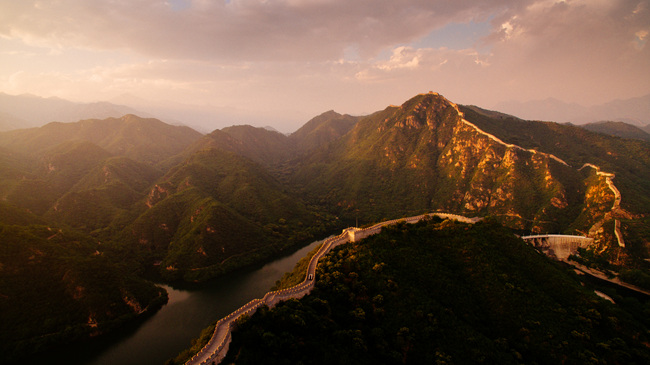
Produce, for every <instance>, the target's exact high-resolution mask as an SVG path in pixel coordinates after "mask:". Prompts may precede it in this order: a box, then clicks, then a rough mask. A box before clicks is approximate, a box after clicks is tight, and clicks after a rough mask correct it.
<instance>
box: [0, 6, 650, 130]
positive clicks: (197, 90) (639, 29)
mask: <svg viewBox="0 0 650 365" xmlns="http://www.w3.org/2000/svg"><path fill="white" fill-rule="evenodd" d="M649 37H650V0H575V1H571V0H567V1H555V0H550V1H549V0H480V1H470V0H454V1H449V0H167V1H164V0H38V1H32V0H19V1H17V0H0V91H2V92H5V93H9V94H21V93H31V94H36V95H40V96H46V97H48V96H58V97H61V98H66V99H70V100H74V101H99V100H108V101H119V102H121V103H125V102H127V101H128V100H133V101H134V102H135V101H136V100H138V99H139V98H142V99H147V100H156V101H164V103H168V104H171V103H172V102H178V103H183V104H190V105H197V106H200V107H201V108H214V109H215V110H217V109H219V108H234V109H240V110H247V111H250V113H252V114H265V113H266V114H268V115H269V116H273V115H275V116H277V115H281V114H282V113H285V112H286V113H287V115H291V116H292V117H289V118H288V120H287V124H286V125H285V126H276V127H279V128H278V129H281V130H282V129H284V130H293V129H295V128H294V127H295V123H297V121H296V120H295V118H298V119H300V118H303V117H304V118H307V119H308V118H309V117H312V116H315V115H317V114H319V113H321V112H324V111H326V110H329V109H334V110H336V111H338V112H341V113H349V114H364V113H369V112H373V111H376V110H379V109H383V108H384V107H386V106H387V105H389V104H399V103H402V102H403V101H405V100H406V99H408V98H409V97H411V96H413V95H415V94H417V93H420V92H427V91H429V90H432V91H437V92H440V93H441V94H443V95H444V96H446V97H447V98H449V99H451V100H452V101H455V102H458V103H464V104H476V105H479V106H483V107H488V108H489V107H491V106H493V105H494V104H496V103H497V102H500V101H505V100H520V101H526V100H532V99H545V98H547V97H555V98H558V99H561V100H564V101H567V102H577V103H581V104H584V105H591V104H595V103H600V102H605V101H610V100H612V99H617V98H630V97H636V96H641V95H644V94H648V93H650V49H649V47H650V46H649V45H648V44H647V43H648V38H649ZM291 118H294V120H291ZM271 119H272V118H271ZM305 121H306V119H304V120H302V121H301V122H305Z"/></svg>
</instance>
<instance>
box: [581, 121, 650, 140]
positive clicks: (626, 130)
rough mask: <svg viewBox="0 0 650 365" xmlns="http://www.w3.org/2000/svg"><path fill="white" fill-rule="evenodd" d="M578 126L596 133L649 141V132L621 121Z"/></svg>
mask: <svg viewBox="0 0 650 365" xmlns="http://www.w3.org/2000/svg"><path fill="white" fill-rule="evenodd" d="M580 127H581V128H584V129H587V130H590V131H592V132H596V133H602V134H607V135H611V136H616V137H621V138H628V139H640V140H642V141H646V142H650V134H648V133H647V132H646V131H644V130H643V129H641V128H639V127H635V126H633V125H631V124H627V123H623V122H612V121H605V122H597V123H589V124H584V125H581V126H580Z"/></svg>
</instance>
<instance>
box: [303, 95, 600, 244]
mask: <svg viewBox="0 0 650 365" xmlns="http://www.w3.org/2000/svg"><path fill="white" fill-rule="evenodd" d="M590 173H591V172H590V171H578V170H577V169H573V168H570V167H568V166H565V165H563V164H562V163H560V162H558V161H556V160H554V159H553V158H551V157H550V156H548V155H544V154H536V153H533V152H530V151H525V150H522V149H520V148H516V147H507V146H505V145H503V144H501V143H499V142H497V141H495V140H493V139H491V138H490V137H489V136H486V135H485V134H483V133H481V132H479V131H477V130H476V129H475V128H474V127H472V126H470V125H467V124H465V123H464V122H462V120H461V116H460V114H459V113H458V111H457V109H456V106H455V105H453V104H452V103H451V102H449V101H448V100H446V99H445V98H443V97H442V96H439V95H437V94H422V95H418V96H416V97H414V98H412V99H410V100H408V101H406V102H405V103H404V104H403V105H402V106H400V107H389V108H387V109H385V110H384V111H382V112H378V113H375V114H373V115H371V116H369V117H366V118H364V119H362V120H361V121H359V123H358V124H357V125H356V126H355V127H354V128H353V129H352V130H351V131H350V132H349V133H348V134H346V135H345V136H344V137H342V138H341V139H340V140H338V141H336V142H334V143H332V144H331V145H329V146H327V147H326V148H323V149H320V150H317V151H315V152H314V153H313V154H311V155H309V156H307V157H305V158H304V159H303V160H302V164H301V165H300V167H299V168H298V169H297V172H296V174H295V175H294V176H293V180H292V182H293V183H294V184H295V185H296V186H297V187H298V188H299V189H301V191H302V192H304V194H305V196H306V197H307V198H308V199H309V201H310V202H311V203H312V204H319V205H320V206H321V207H322V208H323V209H327V210H329V211H332V212H333V213H334V214H336V215H339V216H341V217H343V218H345V219H347V220H348V221H352V220H353V219H354V218H355V217H359V218H361V219H363V220H365V221H376V220H379V219H382V218H396V217H401V216H408V215H414V214H417V213H422V212H427V211H436V210H441V211H446V212H456V213H460V214H464V215H467V216H485V215H493V216H496V217H498V218H499V219H500V220H501V221H502V222H505V223H507V224H508V225H510V226H511V227H513V228H516V229H520V230H522V231H528V232H530V231H533V232H563V231H567V230H568V231H570V232H575V230H581V231H586V230H588V229H589V227H590V226H591V225H592V224H594V222H595V221H596V220H597V219H598V217H602V215H603V214H604V212H603V211H601V210H599V209H591V210H587V211H584V210H583V206H584V201H585V191H586V190H587V188H588V187H589V186H591V185H589V184H588V183H586V182H585V181H586V179H588V178H589V174H590ZM593 184H595V185H598V186H605V182H604V180H603V181H599V180H596V181H594V182H593V183H592V185H593ZM602 199H604V200H607V201H609V200H608V199H610V197H609V196H604V197H602ZM611 199H613V195H612V196H611ZM598 207H599V208H600V209H604V206H603V205H598ZM610 207H611V203H610ZM607 209H609V208H607ZM581 214H582V215H583V217H582V218H581V219H580V220H578V217H579V216H580V215H581ZM576 222H577V223H576Z"/></svg>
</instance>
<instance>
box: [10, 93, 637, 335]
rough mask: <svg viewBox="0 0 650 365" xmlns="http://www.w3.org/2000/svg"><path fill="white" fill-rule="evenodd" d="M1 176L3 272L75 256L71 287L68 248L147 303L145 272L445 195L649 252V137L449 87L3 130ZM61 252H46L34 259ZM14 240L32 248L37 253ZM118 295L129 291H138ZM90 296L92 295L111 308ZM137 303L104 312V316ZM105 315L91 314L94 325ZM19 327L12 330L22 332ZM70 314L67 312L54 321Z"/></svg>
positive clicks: (211, 269)
mask: <svg viewBox="0 0 650 365" xmlns="http://www.w3.org/2000/svg"><path fill="white" fill-rule="evenodd" d="M0 175H1V176H2V179H0V202H1V203H2V211H1V213H2V214H1V215H0V224H1V225H2V226H1V227H2V228H1V229H2V232H4V233H2V234H6V235H7V236H6V237H14V238H15V239H14V238H11V239H7V240H0V245H2V250H0V252H2V254H3V256H2V258H1V260H0V262H1V263H2V265H0V275H2V277H3V278H11V279H7V281H6V282H4V283H3V284H2V285H8V286H7V288H16V287H18V286H17V285H19V284H17V283H21V284H20V285H23V284H22V283H24V282H23V281H20V280H22V279H20V280H19V279H18V278H17V277H14V276H11V275H14V274H11V275H10V274H9V273H15V274H16V275H18V276H25V277H28V274H22V272H23V271H21V270H27V269H29V268H30V267H36V266H38V268H37V271H35V272H38V273H40V272H41V270H47V269H48V267H49V266H50V265H58V266H59V267H61V268H62V269H61V270H64V271H59V269H58V268H57V269H56V270H55V271H53V272H55V276H54V277H53V278H52V280H53V281H55V282H52V283H51V288H52V289H51V290H53V291H56V290H60V291H63V288H64V287H65V285H64V284H61V283H60V280H63V279H62V278H63V276H65V273H66V272H68V271H69V270H68V271H66V270H67V269H63V268H66V267H68V266H66V265H68V263H66V260H70V262H71V263H70V265H73V266H74V269H73V268H70V270H72V271H70V272H77V271H78V272H84V273H86V272H87V271H84V270H87V268H86V266H84V265H90V266H91V267H92V265H95V263H97V262H99V264H97V265H100V266H101V265H105V267H106V269H105V271H106V272H107V273H108V274H106V275H108V276H107V277H106V278H108V279H106V278H104V279H105V280H107V282H109V283H110V284H106V285H113V286H112V287H113V288H122V289H119V290H118V289H115V290H113V291H111V293H117V292H120V293H123V292H124V290H126V291H127V292H129V293H132V291H130V290H131V289H128V288H130V286H128V285H135V286H134V287H136V288H139V289H138V290H137V294H133V296H134V297H137V298H142V299H138V303H139V304H138V305H139V307H140V308H143V307H146V306H147V303H150V302H151V301H153V300H154V299H153V298H154V297H156V298H157V296H156V295H152V293H154V292H156V293H157V291H156V290H155V289H154V288H153V286H152V285H151V284H150V283H147V282H145V281H144V280H142V279H141V278H142V277H144V276H147V277H148V278H154V279H156V280H159V281H173V280H185V281H192V282H193V281H202V280H207V279H209V278H212V277H215V276H218V275H221V274H223V273H225V272H228V271H232V270H234V269H236V268H240V267H242V266H245V265H248V264H251V263H256V262H261V261H263V260H265V259H268V258H269V257H270V256H272V255H276V254H279V253H281V252H284V251H286V250H287V249H289V248H291V247H295V246H298V245H301V244H304V243H306V242H309V241H310V240H313V239H314V238H315V237H319V236H320V237H322V236H325V235H327V234H330V233H332V232H335V231H336V230H338V229H340V228H342V227H347V226H350V225H353V224H354V222H355V220H356V219H358V220H359V222H360V224H365V223H370V222H374V221H379V220H382V219H384V218H388V219H392V218H399V217H403V216H408V215H415V214H419V213H425V212H430V211H436V210H442V211H446V212H450V213H459V214H463V215H467V216H492V217H494V218H495V219H496V220H498V221H499V222H501V223H502V224H504V225H506V226H507V227H509V228H511V229H513V230H514V231H515V232H518V233H524V232H531V231H532V232H564V233H572V234H573V233H577V234H588V235H590V236H592V237H594V238H595V239H596V245H594V248H596V249H597V250H596V251H595V252H597V255H599V257H601V258H602V259H603V260H605V261H607V260H609V261H610V262H614V263H617V264H621V265H629V266H634V267H636V266H635V265H638V263H639V262H642V259H645V258H648V247H649V243H648V237H650V232H648V230H649V229H648V227H650V221H649V219H650V216H649V214H650V211H649V208H648V207H650V185H649V184H650V147H649V144H648V142H643V141H634V140H628V139H622V138H618V137H612V136H607V135H603V134H599V133H593V132H590V131H588V130H585V129H583V128H578V127H572V126H566V125H559V124H557V123H541V122H530V121H524V120H521V119H517V118H515V117H512V116H509V115H506V114H502V113H499V112H492V111H486V110H483V109H480V108H476V107H465V106H458V105H456V104H454V103H452V102H450V101H449V100H447V99H445V98H444V97H442V96H440V95H438V94H434V93H429V94H421V95H417V96H415V97H414V98H412V99H410V100H408V101H406V102H405V103H404V104H403V105H401V106H391V107H388V108H386V109H385V110H383V111H379V112H376V113H374V114H371V115H369V116H367V117H363V118H361V117H352V116H349V115H341V114H338V113H336V112H333V111H329V112H326V113H323V114H322V115H320V116H317V117H315V118H313V119H312V120H310V121H309V122H308V123H307V124H305V126H304V127H303V128H301V129H299V130H298V131H296V133H294V134H293V135H291V136H285V135H283V134H280V133H277V132H275V131H270V130H267V129H263V128H254V127H251V126H233V127H228V128H224V129H222V130H215V131H213V132H211V133H209V134H208V135H201V134H200V133H198V132H196V131H193V130H191V129H189V128H187V127H177V126H171V125H168V124H165V123H163V122H161V121H158V120H155V119H145V118H140V117H137V116H134V115H125V116H123V117H121V118H108V119H104V120H98V119H91V120H82V121H79V122H76V123H50V124H47V125H45V126H43V127H40V128H30V129H22V130H15V131H9V132H2V133H0ZM48 232H50V233H51V234H47V233H48ZM56 232H60V234H58V233H56ZM23 241H24V242H26V243H25V245H23V246H21V243H20V242H23ZM41 247H45V248H46V249H42V248H41ZM46 251H47V255H46V256H47V257H49V258H48V259H47V260H46V259H43V260H41V261H38V260H37V261H33V260H36V259H37V258H39V257H40V256H39V254H38V252H44V253H45V252H46ZM30 252H31V254H30ZM13 255H22V256H20V257H22V258H24V260H23V261H18V262H20V263H21V265H22V266H20V268H19V267H18V266H12V265H13V263H11V260H12V256H13ZM32 256H33V259H32V258H31V257H32ZM44 257H45V256H44ZM50 258H51V259H50ZM21 260H22V259H21ZM30 260H32V261H30ZM97 260H99V261H97ZM32 262H34V263H38V264H35V265H36V266H29V265H31V264H30V263H32ZM75 265H76V266H75ZM79 265H81V266H79ZM102 267H104V266H102ZM9 268H11V270H9ZM30 270H31V269H30ZM35 270H36V269H35ZM75 270H77V271H75ZM59 274H60V275H59ZM30 275H31V274H30ZM67 278H70V276H67ZM104 279H102V280H104ZM57 280H58V281H57ZM89 280H90V279H89ZM64 281H65V280H64ZM100 282H101V280H99V279H98V280H97V281H92V280H90V281H88V282H87V283H85V284H84V285H81V286H82V287H83V288H85V289H84V290H85V291H83V292H84V293H91V292H93V293H94V292H96V291H98V290H100V288H101V285H103V284H101V283H100ZM125 283H130V284H128V285H127V284H125ZM66 285H67V284H66ZM124 285H127V286H124ZM25 288H27V289H26V290H27V291H28V292H30V293H31V289H29V287H28V286H25ZM57 288H58V289H57ZM2 290H4V289H2V288H0V305H4V306H8V307H7V308H9V307H12V308H13V306H14V305H15V304H16V303H17V302H16V300H18V299H16V298H19V297H18V296H17V295H18V294H16V293H15V292H13V291H2ZM7 290H9V289H7ZM11 290H14V289H11ZM34 290H35V291H36V290H38V289H34ZM133 290H134V291H133V293H135V289H133ZM7 293H10V294H7ZM25 295H34V296H35V295H37V293H35V292H34V293H31V294H27V293H26V294H25ZM65 295H66V294H65V293H63V292H62V293H60V295H59V298H60V299H61V303H64V302H65V301H66V300H69V298H68V297H65ZM126 297H129V298H130V296H126ZM72 298H73V300H77V301H79V302H80V303H86V304H88V303H90V302H84V300H83V299H80V298H82V297H79V296H74V295H73V296H72ZM75 298H76V299H75ZM102 298H103V299H102V300H104V301H105V302H104V303H103V305H109V306H110V305H115V306H116V308H118V307H119V308H123V307H122V304H121V303H124V302H125V301H126V302H129V301H130V300H125V299H124V298H125V296H124V295H123V296H116V295H113V294H110V295H108V294H107V296H105V297H102ZM93 303H94V302H93ZM110 303H113V304H110ZM86 304H84V308H85V309H83V311H86V312H88V311H93V313H99V312H98V311H99V310H95V309H92V308H95V307H92V306H90V305H89V304H88V305H86ZM65 307H66V306H65V305H63V308H65ZM68 307H70V308H77V307H74V306H68ZM3 308H4V307H3ZM39 308H40V309H38V308H36V309H34V310H35V311H37V312H38V311H39V310H42V311H44V310H45V308H44V307H39ZM102 308H103V307H102ZM134 308H135V307H134ZM14 309H15V308H14ZM62 310H63V309H62ZM75 310H77V309H75ZM86 312H83V313H86ZM127 312H128V311H124V310H119V311H115V312H111V315H106V316H98V317H97V318H98V320H97V323H98V326H99V327H98V328H104V327H102V326H103V325H102V321H105V322H106V323H108V322H111V321H112V320H113V319H115V318H117V317H120V316H122V315H126V313H127ZM62 315H63V314H62ZM69 318H70V321H72V322H71V323H73V322H74V323H75V324H74V325H75V326H76V325H78V324H79V323H80V322H78V318H77V319H73V318H72V317H69ZM75 318H76V317H75ZM87 319H88V318H86V320H87ZM30 323H31V322H30ZM94 323H95V322H92V321H90V322H88V323H86V324H85V325H80V326H82V327H83V326H86V327H85V329H86V330H88V331H86V332H84V333H86V334H88V333H92V332H93V331H92V330H91V329H92V328H94V327H92V326H94ZM88 326H90V327H88ZM28 327H29V326H28ZM11 328H12V327H0V332H2V335H3V336H5V335H6V336H7V337H6V338H9V336H10V335H9V334H7V333H8V332H11V331H13V329H11ZM65 328H67V327H66V324H65V321H64V320H61V321H58V322H56V325H55V324H53V325H52V327H51V328H50V330H51V331H52V332H53V333H54V332H57V329H58V331H59V332H60V333H64V332H65ZM40 331H41V330H40V329H38V328H27V327H26V328H25V329H24V334H23V335H21V336H22V337H21V341H23V340H24V343H25V345H26V346H29V343H31V342H33V343H37V342H38V339H39V338H40V336H42V332H40ZM82 332H83V331H82ZM75 333H76V332H75ZM57 336H58V335H57ZM57 336H55V337H56V338H60V339H61V340H63V339H65V338H71V337H74V336H69V334H68V335H61V337H57ZM53 338H54V337H53Z"/></svg>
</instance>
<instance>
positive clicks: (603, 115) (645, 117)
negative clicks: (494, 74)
mask: <svg viewBox="0 0 650 365" xmlns="http://www.w3.org/2000/svg"><path fill="white" fill-rule="evenodd" d="M495 109H496V110H499V111H502V112H505V113H509V114H512V115H516V116H517V117H519V118H523V119H528V120H545V121H553V122H558V123H573V124H585V123H593V122H599V121H620V122H625V123H628V124H632V125H635V126H637V127H645V126H648V125H650V94H648V95H644V96H640V97H636V98H631V99H624V100H620V99H616V100H612V101H610V102H607V103H603V104H597V105H593V106H589V107H586V106H583V105H580V104H575V103H565V102H563V101H561V100H557V99H554V98H548V99H544V100H533V101H528V102H516V101H510V102H502V103H498V104H496V105H495Z"/></svg>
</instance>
